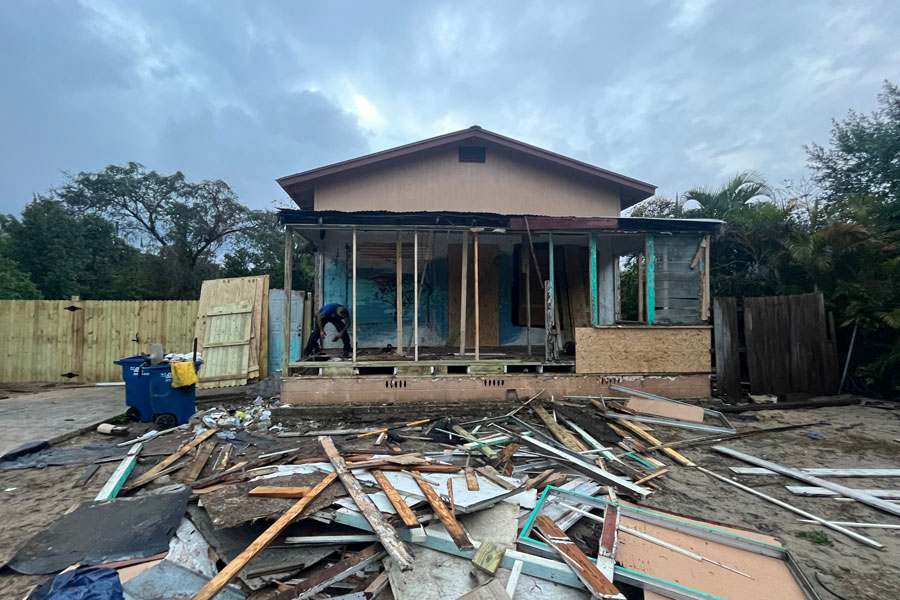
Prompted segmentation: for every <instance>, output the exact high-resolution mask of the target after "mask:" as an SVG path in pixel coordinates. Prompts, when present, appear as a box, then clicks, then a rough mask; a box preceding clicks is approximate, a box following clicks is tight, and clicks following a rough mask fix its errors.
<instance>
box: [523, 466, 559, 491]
mask: <svg viewBox="0 0 900 600" xmlns="http://www.w3.org/2000/svg"><path fill="white" fill-rule="evenodd" d="M554 473H556V470H555V469H547V470H545V471H543V472H541V473H540V474H539V475H535V476H534V477H532V478H531V479H529V480H528V481H526V482H525V487H526V488H528V489H529V490H530V489H532V488H537V487H538V486H540V485H542V484H543V483H544V482H545V481H547V480H548V479H550V477H551V476H552V475H553V474H554Z"/></svg>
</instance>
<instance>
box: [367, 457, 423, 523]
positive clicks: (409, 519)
mask: <svg viewBox="0 0 900 600" xmlns="http://www.w3.org/2000/svg"><path fill="white" fill-rule="evenodd" d="M372 477H374V478H375V481H376V482H378V486H379V487H380V488H381V491H383V492H384V495H385V496H387V498H388V500H389V501H390V503H391V506H393V507H394V510H396V511H397V514H398V515H399V516H400V520H402V521H403V524H404V525H406V526H407V527H410V528H413V527H421V525H419V519H418V518H417V517H416V513H414V512H413V511H412V509H411V508H410V507H409V505H408V504H407V503H406V502H405V501H404V500H403V497H402V496H401V495H400V492H398V491H397V488H395V487H394V486H393V485H392V484H391V482H390V481H389V480H388V478H387V477H385V476H384V473H382V472H381V471H379V470H377V469H375V470H373V471H372Z"/></svg>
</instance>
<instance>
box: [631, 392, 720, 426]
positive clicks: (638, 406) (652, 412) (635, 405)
mask: <svg viewBox="0 0 900 600" xmlns="http://www.w3.org/2000/svg"><path fill="white" fill-rule="evenodd" d="M625 406H626V408H628V409H629V410H631V411H633V412H635V413H637V414H639V415H649V416H652V417H663V418H666V419H674V420H676V421H690V422H692V423H702V422H703V415H704V413H703V407H702V406H697V405H694V404H683V403H681V402H672V401H671V400H651V399H649V398H629V399H628V402H627V403H625Z"/></svg>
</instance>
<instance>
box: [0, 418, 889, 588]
mask: <svg viewBox="0 0 900 600" xmlns="http://www.w3.org/2000/svg"><path fill="white" fill-rule="evenodd" d="M731 420H732V422H733V423H734V424H735V426H736V427H737V428H738V429H739V430H743V429H746V428H756V427H773V426H777V425H785V424H793V423H817V424H816V425H814V426H812V427H807V428H803V429H797V430H792V431H787V432H781V433H774V434H767V435H765V436H756V437H750V438H745V439H741V440H734V441H731V442H725V443H724V444H723V445H726V446H728V447H731V448H734V449H737V450H740V451H743V452H746V453H749V454H752V455H754V456H757V457H759V458H764V459H767V460H772V461H774V462H777V463H780V464H782V465H785V466H791V467H798V468H799V467H816V466H818V467H858V468H861V467H867V468H875V467H884V468H887V467H892V468H898V467H900V442H897V441H895V440H896V439H900V412H898V411H894V410H886V409H879V408H871V407H863V406H849V407H837V408H822V409H816V410H794V411H767V412H759V413H745V415H743V416H735V417H733V418H732V419H731ZM334 425H335V424H334V423H324V422H320V423H319V426H321V427H323V428H325V427H332V426H334ZM341 426H342V427H353V426H354V424H353V423H352V422H349V421H347V420H346V419H345V420H344V421H343V422H342V423H341ZM147 429H149V426H148V425H141V426H133V427H132V432H131V433H132V434H134V435H139V434H140V433H142V432H143V431H145V430H147ZM809 434H819V436H822V439H812V438H811V437H809ZM178 435H179V434H174V435H171V436H165V437H168V438H170V440H169V441H167V442H165V445H169V444H171V445H174V446H177V444H178V442H179V440H178V439H177V436H178ZM654 435H656V437H658V438H660V439H662V440H663V441H674V440H675V439H680V438H683V437H694V435H695V434H694V433H693V432H685V431H683V430H670V429H667V428H662V427H657V428H655V431H654ZM817 437H818V436H817ZM162 439H163V438H160V440H157V441H158V442H159V443H160V447H159V448H157V451H159V452H163V451H165V447H164V445H163V442H162V441H161V440H162ZM314 439H315V438H306V439H304V438H300V440H302V441H299V440H298V439H297V438H289V439H279V440H277V441H276V443H275V445H274V446H273V447H272V448H269V449H266V450H265V451H267V452H270V451H273V450H278V449H283V448H292V447H298V446H301V445H303V446H304V447H305V446H306V445H307V443H308V444H309V448H310V453H311V454H312V453H314V452H316V450H315V449H314V447H315V442H314V441H313V440H314ZM102 440H103V441H108V440H109V438H108V437H106V436H101V435H99V434H97V433H93V432H92V433H88V434H83V435H81V436H78V437H76V438H72V439H70V440H68V441H66V442H63V443H62V444H60V446H73V447H78V446H83V445H85V444H88V443H93V442H97V441H102ZM369 444H371V442H370V441H368V440H365V441H364V440H359V441H358V442H356V443H354V444H346V445H345V444H342V447H346V448H347V449H360V450H366V449H368V450H371V449H372V448H368V445H369ZM408 445H409V446H410V447H409V448H408V449H409V450H414V449H415V448H414V447H413V446H418V445H419V444H414V443H410V444H408ZM406 446H407V444H404V447H406ZM145 448H148V450H149V449H151V448H150V447H149V445H148V446H145ZM173 449H174V447H173ZM682 453H683V454H685V455H686V456H687V457H688V458H690V459H692V460H694V461H695V462H696V463H697V464H699V465H701V466H704V467H706V468H708V469H710V470H713V471H715V472H717V473H720V474H723V475H728V476H733V478H734V479H736V480H739V481H741V482H742V483H744V484H745V485H749V486H750V487H753V488H756V489H759V490H761V491H763V492H765V493H766V494H769V495H771V496H774V497H776V498H779V499H781V500H783V501H785V502H788V503H790V504H793V505H794V506H797V507H799V508H802V509H805V510H807V511H809V512H811V513H813V514H816V515H819V516H821V517H824V518H827V519H832V520H840V521H862V522H870V523H894V524H900V518H897V517H893V516H891V515H888V514H885V513H883V512H881V511H878V510H876V509H874V508H869V507H866V506H864V505H861V504H859V503H857V502H846V501H840V500H835V499H831V498H804V497H799V496H794V495H792V494H790V493H789V492H788V491H787V490H786V489H785V487H784V486H785V485H791V484H799V482H795V481H791V480H789V479H787V478H785V477H782V476H779V475H770V476H761V475H752V476H751V475H745V476H736V475H734V474H733V473H730V471H729V470H728V467H729V466H739V465H742V463H740V462H739V461H737V460H736V459H732V458H729V457H725V456H722V455H719V454H717V453H716V452H714V451H712V450H710V449H709V448H707V447H702V448H693V449H685V450H683V451H682ZM157 460H158V458H152V457H151V458H148V459H147V460H146V461H144V464H142V465H139V467H138V469H139V470H145V469H147V468H149V466H150V465H152V464H153V463H155V462H156V461H157ZM664 460H666V462H669V461H668V459H664ZM115 466H116V462H110V463H106V464H103V465H101V467H100V469H99V471H98V472H97V473H96V474H95V475H94V476H93V477H92V479H91V480H90V482H89V483H88V484H87V485H85V486H84V487H72V483H73V482H74V481H75V480H76V479H78V477H79V476H80V475H81V474H82V473H83V472H84V471H85V469H86V468H87V465H70V466H61V467H46V468H43V469H26V470H18V471H0V538H2V539H3V543H2V544H0V564H3V563H5V562H6V561H7V560H8V559H9V558H11V557H12V556H13V554H14V553H15V552H16V550H17V549H18V548H19V547H20V546H21V544H23V543H24V542H25V541H26V540H27V539H28V538H30V537H31V536H33V535H34V534H36V533H37V532H39V531H40V530H42V529H43V528H44V527H46V526H47V525H49V524H50V523H51V522H52V521H53V520H54V519H55V518H57V517H58V516H59V515H61V514H63V513H65V512H67V511H68V510H70V509H72V508H74V507H75V506H77V505H78V504H79V503H80V502H82V501H85V500H90V499H92V498H93V497H94V496H95V495H96V493H97V491H98V490H99V489H100V487H102V485H103V483H104V482H105V481H106V479H107V478H108V477H109V475H110V474H111V473H112V472H113V470H114V469H115ZM838 481H840V482H841V483H843V484H844V485H848V486H850V487H856V488H872V489H876V488H877V489H895V488H898V487H900V486H898V485H897V483H898V481H897V480H896V478H894V480H892V479H890V478H885V479H873V478H865V479H863V478H856V479H846V478H845V479H840V480H838ZM660 485H661V487H662V490H661V491H657V492H655V493H654V494H653V495H651V496H650V498H649V499H648V500H647V501H646V502H645V504H646V505H647V506H650V507H655V508H660V509H664V510H668V511H672V512H676V513H680V514H683V515H686V516H692V517H697V518H702V519H707V520H712V521H718V522H721V523H727V524H734V525H740V526H744V527H749V528H753V529H756V530H759V531H761V532H764V533H767V534H770V535H773V536H775V537H777V538H779V539H780V540H781V541H782V542H783V543H784V544H785V546H786V547H787V548H788V549H789V550H790V551H791V553H792V554H793V555H794V557H795V558H796V560H797V562H798V563H799V564H800V566H801V568H802V569H803V571H804V572H805V573H806V575H807V577H808V578H809V580H810V581H811V582H812V584H813V586H814V587H815V588H816V589H817V590H818V592H819V594H820V596H821V598H822V599H823V600H826V599H830V598H846V599H854V600H856V599H866V600H869V599H871V600H875V599H886V598H900V571H898V570H897V565H896V557H897V556H898V553H900V530H893V531H892V530H879V529H856V531H857V532H858V533H861V534H863V535H866V536H868V537H871V538H873V539H875V540H877V541H878V542H880V543H882V544H884V545H885V549H884V550H883V551H878V550H873V549H869V548H867V547H865V546H863V545H862V544H860V543H858V542H856V541H854V540H852V539H850V538H847V537H845V536H843V535H841V534H839V533H837V532H833V531H830V530H828V529H826V528H824V527H821V526H819V525H813V524H806V523H801V522H799V521H798V519H799V518H800V517H798V516H797V515H795V514H793V513H791V512H789V511H787V510H785V509H782V508H779V507H777V506H775V505H772V504H769V503H767V502H765V501H763V500H762V499H759V498H756V497H755V496H752V495H750V494H748V493H746V492H743V491H741V490H738V489H736V488H734V487H731V486H728V485H726V484H725V483H723V482H720V481H717V480H714V479H712V478H710V477H709V476H707V475H705V474H703V473H701V472H699V471H696V470H693V469H690V468H686V467H679V466H670V467H669V472H668V473H667V474H666V475H665V476H664V477H662V478H661V479H660ZM814 532H821V533H822V534H823V535H819V534H818V533H814ZM810 534H812V535H811V536H810ZM804 536H807V537H804ZM45 578H46V577H44V576H34V577H29V576H23V575H18V574H16V573H13V572H11V571H10V570H9V569H6V568H4V569H3V570H2V571H0V598H4V599H5V598H15V599H21V598H23V597H24V596H25V594H27V592H28V591H29V590H30V589H31V587H32V586H34V585H36V584H38V583H40V582H41V581H43V580H44V579H45ZM829 590H830V591H829Z"/></svg>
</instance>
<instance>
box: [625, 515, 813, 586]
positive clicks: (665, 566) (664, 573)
mask: <svg viewBox="0 0 900 600" xmlns="http://www.w3.org/2000/svg"><path fill="white" fill-rule="evenodd" d="M694 522H697V523H700V524H701V525H703V524H705V525H708V526H709V525H710V524H708V523H703V522H702V521H694ZM621 524H622V525H623V526H625V527H629V528H631V529H636V530H638V531H642V532H644V533H647V534H649V535H652V536H653V537H656V538H658V539H661V540H663V541H666V542H669V543H670V544H673V545H675V546H678V547H679V548H683V549H685V550H690V551H692V552H695V553H696V554H699V555H701V556H705V557H707V558H711V559H713V560H716V561H719V562H720V563H722V564H724V565H727V566H730V567H733V568H736V569H738V570H740V571H743V572H744V573H747V574H748V575H750V576H751V577H752V579H748V578H746V577H744V576H742V575H738V574H737V573H734V572H732V571H729V570H727V569H723V568H721V567H718V566H716V565H713V564H711V563H708V562H705V561H703V562H700V561H696V560H694V559H693V558H690V557H687V556H684V555H683V554H678V553H676V552H673V551H672V550H668V549H666V548H663V547H661V546H659V545H657V544H654V543H652V542H648V541H646V540H642V539H640V538H637V537H635V536H633V535H629V534H628V533H626V532H620V533H619V548H618V551H617V552H616V561H617V562H618V563H619V564H621V565H622V566H624V567H626V568H629V569H633V570H636V571H640V572H641V573H646V574H648V575H652V576H653V577H658V578H660V579H664V580H666V581H671V582H674V583H677V584H679V585H683V586H686V587H689V588H691V589H694V590H699V591H701V592H705V593H707V594H712V595H714V596H718V597H721V598H728V599H729V600H758V599H759V598H779V599H783V600H794V599H796V600H805V599H806V595H805V594H804V593H803V590H802V589H801V588H800V586H799V585H798V584H797V582H796V580H795V579H794V577H793V575H792V574H791V572H790V569H789V568H788V566H787V564H786V563H785V562H784V561H783V560H780V559H777V558H772V557H769V556H762V555H760V554H756V553H753V552H749V551H746V550H741V549H738V548H732V547H730V546H726V545H725V544H720V543H717V542H711V541H707V540H703V539H701V538H698V537H694V536H691V535H688V534H685V533H680V532H677V531H672V530H671V529H666V528H663V527H659V526H656V525H651V524H649V523H644V522H641V521H636V520H634V519H631V518H628V517H624V516H623V517H622V521H621ZM714 527H716V528H717V529H724V530H725V531H732V532H734V533H737V534H739V535H743V536H745V537H753V538H756V539H760V537H761V538H762V541H767V542H769V543H773V542H774V543H777V541H775V540H774V539H773V538H768V537H767V536H757V535H753V534H751V533H748V532H745V531H742V530H732V529H731V528H727V527H720V526H714Z"/></svg>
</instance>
